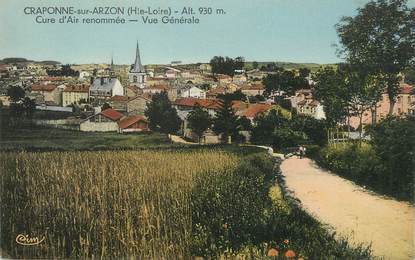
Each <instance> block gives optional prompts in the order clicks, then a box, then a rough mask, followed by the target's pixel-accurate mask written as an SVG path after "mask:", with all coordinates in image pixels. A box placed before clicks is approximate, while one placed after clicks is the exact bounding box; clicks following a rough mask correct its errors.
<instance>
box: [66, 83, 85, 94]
mask: <svg viewBox="0 0 415 260" xmlns="http://www.w3.org/2000/svg"><path fill="white" fill-rule="evenodd" d="M63 92H86V93H88V92H89V85H68V86H66V88H65V89H64V90H63Z"/></svg>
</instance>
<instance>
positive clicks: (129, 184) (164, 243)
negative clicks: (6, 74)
mask: <svg viewBox="0 0 415 260" xmlns="http://www.w3.org/2000/svg"><path fill="white" fill-rule="evenodd" d="M0 158H1V159H0V171H1V172H2V173H3V174H2V186H1V194H2V195H1V201H0V204H1V206H0V207H1V212H2V214H3V215H2V218H1V229H2V232H1V248H2V249H4V250H5V251H6V252H8V253H9V254H10V255H11V256H12V257H14V258H62V257H63V258H91V257H103V258H125V257H135V258H140V259H141V258H152V259H160V258H168V259H170V258H191V257H193V256H205V257H213V258H216V257H219V256H221V255H222V256H228V257H236V256H241V257H251V258H264V257H266V255H267V254H268V251H269V250H270V249H271V248H277V249H278V250H279V252H280V256H283V254H284V253H286V252H287V251H288V250H293V251H294V252H296V254H297V256H298V255H300V254H301V255H302V256H304V257H306V258H309V259H367V258H370V253H369V251H368V250H366V249H364V248H357V249H354V248H351V247H350V246H349V245H348V244H347V242H346V241H341V242H338V241H336V240H335V239H334V236H333V235H332V234H330V233H328V232H327V231H326V230H325V229H324V227H323V226H322V225H321V224H319V223H318V222H317V221H316V220H314V219H313V218H312V217H310V216H309V215H307V214H306V213H305V212H304V211H302V210H301V209H300V208H299V207H298V206H297V204H295V201H294V200H293V199H292V198H290V197H289V196H287V195H286V192H285V191H284V186H283V185H281V186H275V183H276V179H277V178H278V176H280V174H279V172H278V168H279V167H278V164H275V163H274V162H273V161H272V159H271V158H269V157H267V154H266V153H265V152H262V151H261V150H258V149H256V148H252V147H251V148H239V147H232V146H231V147H226V148H220V149H219V148H197V149H182V150H176V151H171V150H165V151H163V150H158V151H149V150H147V151H145V150H143V151H95V152H89V151H71V152H56V151H55V152H41V153H39V152H36V153H33V152H3V153H0ZM278 183H283V180H280V181H279V182H278ZM18 234H29V235H31V236H38V237H45V241H44V242H43V243H41V244H39V245H38V246H32V247H25V246H21V245H18V244H16V242H15V238H16V236H17V235H18ZM285 239H288V241H289V242H288V243H284V240H285Z"/></svg>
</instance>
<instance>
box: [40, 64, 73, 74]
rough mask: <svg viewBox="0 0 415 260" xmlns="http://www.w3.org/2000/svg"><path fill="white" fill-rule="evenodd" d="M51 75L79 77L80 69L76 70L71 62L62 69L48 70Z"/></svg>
mask: <svg viewBox="0 0 415 260" xmlns="http://www.w3.org/2000/svg"><path fill="white" fill-rule="evenodd" d="M46 73H47V74H48V75H49V76H53V77H79V71H75V70H73V69H72V68H71V66H70V65H69V64H66V65H63V66H62V68H61V69H55V70H52V69H51V70H46Z"/></svg>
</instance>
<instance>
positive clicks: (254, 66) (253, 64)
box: [252, 61, 259, 69]
mask: <svg viewBox="0 0 415 260" xmlns="http://www.w3.org/2000/svg"><path fill="white" fill-rule="evenodd" d="M258 66H259V64H258V62H257V61H254V62H252V68H253V69H257V68H258Z"/></svg>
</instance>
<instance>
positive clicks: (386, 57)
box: [336, 0, 415, 114]
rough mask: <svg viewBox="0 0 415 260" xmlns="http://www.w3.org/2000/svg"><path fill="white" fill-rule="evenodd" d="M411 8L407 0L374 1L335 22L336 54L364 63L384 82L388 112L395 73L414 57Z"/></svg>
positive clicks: (392, 100)
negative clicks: (337, 39) (337, 43)
mask: <svg viewBox="0 0 415 260" xmlns="http://www.w3.org/2000/svg"><path fill="white" fill-rule="evenodd" d="M414 16H415V8H412V9H410V8H408V6H407V0H376V1H371V2H369V3H368V4H366V5H365V7H363V8H361V9H359V10H358V14H357V15H356V16H355V17H343V18H342V19H341V21H340V23H339V24H337V26H336V27H337V32H338V35H339V37H340V43H341V44H342V47H341V48H340V50H339V51H340V53H341V54H343V55H344V56H345V58H346V60H347V61H348V62H349V63H350V64H352V65H358V66H365V68H366V70H367V71H369V72H370V73H371V74H374V75H378V79H382V80H383V81H384V83H385V85H386V91H387V93H388V96H389V102H390V107H389V114H392V112H393V108H394V105H395V102H396V97H397V95H398V91H399V80H400V78H399V73H401V72H402V71H403V70H404V69H405V68H407V67H409V66H410V65H411V64H413V63H414V60H415V29H414V28H415V19H414Z"/></svg>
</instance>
